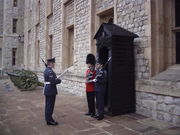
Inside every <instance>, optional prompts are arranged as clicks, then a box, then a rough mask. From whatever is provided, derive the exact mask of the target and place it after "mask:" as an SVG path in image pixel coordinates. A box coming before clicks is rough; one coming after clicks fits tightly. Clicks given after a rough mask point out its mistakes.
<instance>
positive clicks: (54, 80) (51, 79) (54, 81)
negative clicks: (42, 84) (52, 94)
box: [48, 71, 61, 84]
mask: <svg viewBox="0 0 180 135" xmlns="http://www.w3.org/2000/svg"><path fill="white" fill-rule="evenodd" d="M48 75H49V77H48V78H49V82H50V83H51V84H59V83H61V79H59V78H57V77H56V75H55V74H54V72H52V71H49V73H48Z"/></svg>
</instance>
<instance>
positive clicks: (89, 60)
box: [85, 54, 96, 117]
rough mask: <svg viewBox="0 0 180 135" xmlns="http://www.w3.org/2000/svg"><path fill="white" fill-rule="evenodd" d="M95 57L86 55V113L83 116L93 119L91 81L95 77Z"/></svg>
mask: <svg viewBox="0 0 180 135" xmlns="http://www.w3.org/2000/svg"><path fill="white" fill-rule="evenodd" d="M95 63H96V60H95V56H94V55H93V54H88V55H87V57H86V64H87V67H88V69H87V70H86V97H87V103H88V112H87V113H85V115H88V116H91V117H94V116H95V92H94V82H93V79H94V78H95V76H96V72H95Z"/></svg>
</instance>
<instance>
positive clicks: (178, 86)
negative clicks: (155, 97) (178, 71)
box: [136, 79, 180, 97]
mask: <svg viewBox="0 0 180 135" xmlns="http://www.w3.org/2000/svg"><path fill="white" fill-rule="evenodd" d="M136 91H142V92H147V93H154V94H160V95H167V96H173V97H180V82H173V81H160V80H147V79H143V80H137V81H136Z"/></svg>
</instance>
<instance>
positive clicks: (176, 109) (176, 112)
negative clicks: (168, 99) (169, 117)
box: [174, 106, 180, 117]
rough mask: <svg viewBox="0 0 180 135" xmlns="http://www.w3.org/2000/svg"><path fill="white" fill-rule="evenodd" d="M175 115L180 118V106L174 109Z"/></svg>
mask: <svg viewBox="0 0 180 135" xmlns="http://www.w3.org/2000/svg"><path fill="white" fill-rule="evenodd" d="M174 114H175V115H177V116H179V117H180V106H176V107H175V108H174Z"/></svg>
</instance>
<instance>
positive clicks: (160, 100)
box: [157, 95, 164, 103]
mask: <svg viewBox="0 0 180 135" xmlns="http://www.w3.org/2000/svg"><path fill="white" fill-rule="evenodd" d="M157 102H158V103H163V102H164V96H159V95H158V96H157Z"/></svg>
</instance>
